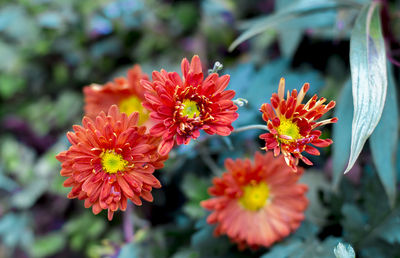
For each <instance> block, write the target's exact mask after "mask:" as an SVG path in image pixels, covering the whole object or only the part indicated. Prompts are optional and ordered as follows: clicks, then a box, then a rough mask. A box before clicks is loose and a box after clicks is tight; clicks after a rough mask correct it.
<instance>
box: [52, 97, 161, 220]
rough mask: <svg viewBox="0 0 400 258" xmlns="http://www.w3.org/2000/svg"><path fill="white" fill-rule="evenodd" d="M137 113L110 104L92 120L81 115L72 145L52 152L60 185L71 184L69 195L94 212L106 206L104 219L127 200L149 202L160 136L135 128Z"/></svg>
mask: <svg viewBox="0 0 400 258" xmlns="http://www.w3.org/2000/svg"><path fill="white" fill-rule="evenodd" d="M138 121H139V114H138V113H137V112H134V113H132V114H130V115H129V116H128V115H127V114H125V113H120V112H119V110H118V107H117V106H116V105H112V106H111V107H110V108H109V110H108V114H106V113H104V112H103V111H102V112H100V113H99V115H98V116H96V119H95V120H92V119H91V118H89V117H84V118H83V120H82V126H79V125H74V126H73V129H74V132H68V133H67V137H68V140H69V142H70V143H71V145H72V146H71V147H70V148H69V149H68V150H67V151H63V152H61V153H60V154H58V155H57V157H56V158H57V159H58V160H59V161H60V162H61V163H62V165H61V166H62V169H61V172H60V173H61V175H62V176H64V177H67V179H66V180H65V182H64V186H65V187H72V189H71V192H70V193H69V194H68V198H71V199H72V198H78V199H80V200H85V207H86V208H89V207H92V211H93V213H94V214H98V213H99V212H100V211H101V210H102V209H107V210H108V219H109V220H111V219H112V217H113V214H114V212H115V211H117V210H118V209H121V210H125V209H126V207H127V201H128V199H129V200H131V201H132V202H133V203H135V204H136V205H141V204H142V201H141V200H140V198H143V199H144V200H146V201H150V202H151V201H153V197H152V195H151V190H152V188H153V187H154V188H160V187H161V184H160V182H159V181H158V180H157V179H156V178H155V177H154V176H153V175H152V174H153V172H154V170H155V169H159V168H162V167H163V161H164V160H165V159H166V158H167V157H166V156H161V155H159V154H158V152H157V145H158V144H159V142H160V138H158V137H153V136H151V135H149V134H148V133H146V127H145V126H138Z"/></svg>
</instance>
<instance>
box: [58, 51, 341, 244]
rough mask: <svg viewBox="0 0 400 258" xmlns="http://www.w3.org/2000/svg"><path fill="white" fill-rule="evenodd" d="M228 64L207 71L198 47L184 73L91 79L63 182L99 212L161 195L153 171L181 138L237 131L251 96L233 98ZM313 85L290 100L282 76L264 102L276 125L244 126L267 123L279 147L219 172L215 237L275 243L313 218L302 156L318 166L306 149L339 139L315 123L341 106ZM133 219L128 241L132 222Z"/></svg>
mask: <svg viewBox="0 0 400 258" xmlns="http://www.w3.org/2000/svg"><path fill="white" fill-rule="evenodd" d="M221 67H222V65H220V64H219V63H216V65H215V66H214V69H212V70H211V71H210V72H209V75H208V76H206V77H205V76H204V74H203V69H202V64H201V61H200V58H199V57H198V56H196V55H195V56H193V58H192V60H191V62H189V61H188V60H187V59H186V58H184V59H183V60H182V63H181V70H182V76H180V75H179V74H178V73H177V72H167V71H165V70H164V69H163V70H161V71H160V72H158V71H154V72H153V73H152V78H151V80H149V79H148V77H147V76H146V75H145V74H143V73H142V72H141V69H140V67H139V66H135V67H134V68H133V69H131V70H129V71H128V78H127V79H126V78H117V79H115V80H114V81H113V82H109V83H107V84H105V85H104V86H99V85H91V86H87V87H85V88H84V93H85V100H86V106H85V111H86V116H85V117H84V118H83V120H82V126H79V125H74V126H73V130H74V131H73V132H68V133H67V137H68V140H69V142H70V143H71V147H70V148H69V149H68V150H67V151H63V152H61V153H59V154H58V155H57V159H58V160H59V161H60V162H61V163H62V165H61V166H62V169H61V172H60V173H61V175H62V176H64V177H67V179H66V180H65V182H64V186H65V187H72V189H71V191H70V193H69V194H68V197H69V198H71V199H72V198H78V199H80V200H85V203H84V205H85V207H86V208H89V207H91V208H92V211H93V213H94V214H98V213H99V212H100V211H102V210H103V209H106V210H108V219H109V220H112V218H113V215H114V212H116V211H117V210H123V211H124V210H126V209H127V207H128V201H129V200H131V201H132V202H133V203H134V204H136V205H141V204H142V201H141V199H144V200H146V201H150V202H151V201H153V196H152V194H151V191H152V189H153V188H160V187H161V183H160V182H159V181H158V179H157V178H155V176H154V175H153V173H154V171H155V170H156V169H161V168H162V167H163V163H164V162H165V161H166V159H167V155H168V153H169V152H170V151H171V149H172V148H173V147H174V145H175V144H176V145H182V144H188V143H189V142H190V140H191V139H197V138H198V137H199V136H200V132H201V131H204V132H205V133H207V134H209V135H220V136H228V135H230V134H231V133H232V132H233V131H234V128H233V126H232V123H233V122H234V121H235V120H236V119H237V118H238V113H237V110H238V106H242V105H243V104H244V103H247V100H245V99H241V98H238V99H236V100H233V97H234V96H235V91H233V90H226V88H227V86H228V83H229V80H230V76H229V75H222V76H220V75H218V73H217V72H218V70H219V69H220V68H221ZM204 77H205V78H204ZM308 89H309V85H308V84H307V83H306V84H304V86H303V87H302V89H301V90H300V92H299V93H297V91H296V90H293V91H292V92H291V93H290V94H289V92H288V94H287V98H286V99H284V90H285V81H284V79H281V82H280V84H279V89H278V93H274V94H273V95H272V97H271V104H267V103H266V104H263V105H262V106H261V112H262V118H263V119H264V120H265V121H266V122H267V125H266V126H265V125H249V126H244V127H240V128H236V129H235V131H236V132H240V131H244V130H248V129H260V128H261V129H266V130H268V131H269V132H268V133H266V134H262V135H261V136H260V138H261V139H264V140H265V141H266V145H265V147H264V148H262V149H265V150H267V151H268V150H272V151H271V152H266V153H264V154H260V153H258V152H257V153H256V154H255V156H254V163H252V162H251V161H250V160H249V159H237V160H235V161H234V160H232V159H230V158H228V159H226V160H225V167H226V170H227V172H225V173H223V174H222V175H220V174H217V176H216V177H215V178H214V180H213V185H212V186H211V187H210V188H209V194H210V195H211V198H210V199H208V200H204V198H203V199H201V200H203V201H202V202H201V206H202V207H203V208H205V209H206V210H209V211H210V212H211V214H210V215H209V216H208V218H207V222H208V223H209V224H215V226H216V227H215V230H214V233H215V235H217V236H218V235H227V236H228V237H229V238H230V239H231V240H232V241H233V242H235V243H236V244H237V245H238V246H239V249H241V250H242V249H244V248H246V247H250V248H252V249H257V248H259V247H270V246H271V245H272V244H274V243H275V242H277V241H280V240H282V239H283V238H285V237H287V236H288V235H289V234H291V233H292V232H294V231H295V230H296V229H297V228H298V227H299V226H300V224H301V222H302V221H303V220H304V211H305V209H306V208H307V205H308V200H307V198H306V197H305V194H306V191H307V186H306V185H304V184H300V183H298V180H299V179H300V177H301V176H302V174H303V169H302V168H301V167H298V161H299V159H302V160H303V161H304V162H305V163H306V164H312V163H311V162H310V161H309V160H308V159H307V158H306V157H304V156H303V155H302V152H303V151H305V152H307V153H310V154H313V155H319V151H318V150H317V149H316V148H314V147H312V146H310V144H312V145H314V146H317V147H326V146H328V145H330V144H331V143H332V141H331V140H330V139H320V136H321V131H319V130H316V128H317V127H319V126H322V125H325V124H328V123H334V122H336V121H337V119H336V118H331V119H327V120H322V121H318V119H319V118H321V117H322V115H324V114H325V113H326V112H328V111H329V110H330V109H332V108H333V107H334V106H335V102H334V101H331V102H330V103H329V104H327V105H324V104H323V103H324V102H325V101H326V99H325V98H321V99H319V100H318V99H317V96H316V95H315V96H313V97H312V98H311V99H310V100H309V101H308V102H307V103H306V104H302V103H301V102H302V100H303V99H304V97H305V95H306V93H307V91H308ZM105 110H107V113H106V112H105ZM139 113H140V114H139ZM140 117H144V119H142V120H140ZM149 121H151V122H149ZM206 139H208V137H207V138H206ZM281 152H282V154H283V155H282V156H279V154H280V153H281ZM201 155H202V159H203V160H204V162H205V163H207V165H208V166H209V167H210V169H211V170H213V172H215V171H214V170H218V165H216V164H213V163H212V162H213V161H212V158H211V157H210V156H207V155H209V154H208V153H206V152H202V153H201ZM176 156H179V155H178V154H177V155H176ZM274 156H275V157H274ZM288 165H289V166H288ZM292 171H297V173H292ZM215 173H217V172H215ZM199 203H200V200H198V201H197V202H196V205H198V204H199ZM127 216H128V217H129V213H128V215H127ZM125 217H126V216H124V232H125V231H126V229H127V228H128V231H127V232H128V233H126V232H125V233H126V235H128V237H127V239H128V240H127V241H128V242H129V241H131V240H132V231H129V228H132V227H133V226H132V222H130V220H129V219H125ZM129 232H131V233H129Z"/></svg>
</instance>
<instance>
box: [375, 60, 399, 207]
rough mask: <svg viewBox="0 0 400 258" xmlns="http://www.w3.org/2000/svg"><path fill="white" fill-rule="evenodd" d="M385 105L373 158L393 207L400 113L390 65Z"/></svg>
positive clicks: (376, 131) (376, 136)
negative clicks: (399, 113) (399, 112)
mask: <svg viewBox="0 0 400 258" xmlns="http://www.w3.org/2000/svg"><path fill="white" fill-rule="evenodd" d="M387 91H388V92H387V93H388V94H387V97H386V102H385V107H384V109H383V112H382V116H381V120H380V122H379V124H378V126H377V127H376V128H375V131H374V133H373V134H372V135H371V138H370V142H369V144H370V147H371V152H372V158H373V160H374V163H375V167H376V169H377V172H378V176H379V178H380V180H381V182H382V185H383V187H384V188H385V191H386V194H387V195H388V197H389V203H390V205H391V206H392V207H393V206H394V203H395V201H396V169H395V160H394V159H395V156H396V151H397V141H398V132H399V115H398V111H397V98H396V96H397V95H396V85H395V81H394V78H393V73H392V70H391V68H390V67H388V89H387Z"/></svg>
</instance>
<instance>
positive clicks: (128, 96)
mask: <svg viewBox="0 0 400 258" xmlns="http://www.w3.org/2000/svg"><path fill="white" fill-rule="evenodd" d="M147 79H148V76H147V75H146V74H144V73H143V72H142V69H141V68H140V66H139V65H135V66H134V67H133V68H132V69H129V70H128V76H127V78H124V77H119V78H116V79H114V81H112V82H108V83H106V84H105V85H104V86H102V85H98V84H92V85H90V86H86V87H85V88H83V92H84V94H85V102H86V105H85V113H86V115H87V116H88V117H90V118H92V119H95V118H96V116H97V115H98V114H99V113H100V112H101V111H104V112H107V111H108V109H109V108H110V107H111V105H118V107H119V110H120V112H121V113H126V114H127V115H130V114H131V113H132V112H139V114H140V118H139V125H143V124H145V125H152V124H151V123H150V122H151V121H150V120H149V111H148V110H147V109H146V108H144V107H143V106H142V101H144V89H143V88H142V86H141V85H140V80H147Z"/></svg>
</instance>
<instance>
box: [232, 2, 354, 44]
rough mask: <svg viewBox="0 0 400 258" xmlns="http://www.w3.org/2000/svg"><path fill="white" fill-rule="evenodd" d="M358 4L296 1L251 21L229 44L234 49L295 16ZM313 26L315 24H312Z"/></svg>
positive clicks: (351, 6)
mask: <svg viewBox="0 0 400 258" xmlns="http://www.w3.org/2000/svg"><path fill="white" fill-rule="evenodd" d="M355 6H358V5H357V4H356V3H354V2H352V1H332V0H328V1H327V0H323V1H321V0H303V1H294V3H293V4H291V5H288V6H287V7H286V8H284V9H282V10H279V11H277V12H275V13H273V14H271V15H268V16H265V17H262V18H258V19H257V20H255V21H254V22H252V23H251V25H250V26H249V28H248V29H247V30H246V31H245V32H243V33H242V34H241V35H240V36H239V37H238V38H237V39H236V40H235V41H233V43H232V44H231V45H230V46H229V51H232V50H234V49H235V48H236V47H237V46H238V45H239V44H241V43H242V42H244V41H246V40H248V39H249V38H251V37H254V36H256V35H258V34H260V33H262V32H264V31H266V30H268V29H270V28H276V27H277V26H280V25H282V24H283V23H284V22H287V21H290V20H293V19H294V18H297V17H301V16H305V15H309V14H314V13H319V12H322V11H326V10H332V9H337V8H353V7H355ZM310 27H313V24H312V23H311V24H310Z"/></svg>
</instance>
